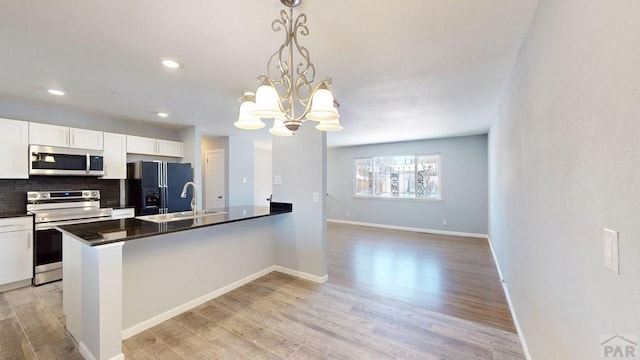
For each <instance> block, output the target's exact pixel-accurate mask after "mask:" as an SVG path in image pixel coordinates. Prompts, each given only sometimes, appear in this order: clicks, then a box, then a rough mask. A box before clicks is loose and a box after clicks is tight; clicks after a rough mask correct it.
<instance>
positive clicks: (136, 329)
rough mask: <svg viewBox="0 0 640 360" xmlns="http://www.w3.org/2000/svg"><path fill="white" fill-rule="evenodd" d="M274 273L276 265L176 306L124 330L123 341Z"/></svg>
mask: <svg viewBox="0 0 640 360" xmlns="http://www.w3.org/2000/svg"><path fill="white" fill-rule="evenodd" d="M272 271H274V265H272V266H269V267H267V268H264V269H262V270H260V271H258V272H256V273H253V274H251V275H249V276H246V277H244V278H242V279H240V280H238V281H234V282H232V283H231V284H229V285H226V286H223V287H221V288H219V289H217V290H214V291H212V292H210V293H208V294H205V295H203V296H201V297H199V298H196V299H193V300H191V301H189V302H186V303H184V304H182V305H179V306H176V307H174V308H173V309H170V310H167V311H165V312H163V313H162V314H159V315H156V316H154V317H152V318H150V319H147V320H145V321H143V322H141V323H138V324H136V325H133V326H131V327H130V328H127V329H124V330H122V340H124V339H128V338H130V337H132V336H134V335H136V334H139V333H141V332H143V331H145V330H147V329H149V328H152V327H154V326H156V325H158V324H160V323H161V322H163V321H167V320H169V319H171V318H172V317H174V316H176V315H180V314H182V313H183V312H185V311H188V310H191V309H193V308H195V307H196V306H199V305H202V304H204V303H206V302H207V301H209V300H212V299H215V298H217V297H218V296H220V295H224V294H226V293H228V292H229V291H232V290H234V289H237V288H239V287H240V286H242V285H245V284H248V283H250V282H252V281H253V280H255V279H257V278H259V277H262V276H264V275H267V274H268V273H270V272H272Z"/></svg>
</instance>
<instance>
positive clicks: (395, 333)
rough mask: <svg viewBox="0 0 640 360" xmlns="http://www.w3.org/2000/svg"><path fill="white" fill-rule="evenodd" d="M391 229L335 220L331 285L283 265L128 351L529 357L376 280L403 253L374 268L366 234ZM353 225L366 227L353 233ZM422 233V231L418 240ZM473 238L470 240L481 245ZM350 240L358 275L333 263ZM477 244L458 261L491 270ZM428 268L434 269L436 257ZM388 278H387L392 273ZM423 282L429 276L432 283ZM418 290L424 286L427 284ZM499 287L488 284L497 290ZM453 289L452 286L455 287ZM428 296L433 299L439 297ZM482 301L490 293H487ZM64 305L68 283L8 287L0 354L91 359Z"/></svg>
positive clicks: (206, 355)
mask: <svg viewBox="0 0 640 360" xmlns="http://www.w3.org/2000/svg"><path fill="white" fill-rule="evenodd" d="M384 232H385V231H380V230H371V229H361V228H358V229H356V228H353V227H348V226H343V225H340V226H336V225H335V224H330V225H329V251H330V255H329V259H330V270H329V273H330V281H329V282H328V283H327V284H324V285H318V284H314V283H310V282H307V281H304V280H300V279H297V278H294V277H291V276H288V275H284V274H280V273H271V274H268V275H266V276H264V277H262V278H260V279H257V280H255V281H253V282H251V283H249V284H247V285H245V286H242V287H240V288H238V289H236V290H234V291H232V292H230V293H227V294H225V295H223V296H220V297H218V298H216V299H214V300H212V301H209V302H207V303H205V304H203V305H201V306H199V307H197V308H195V309H193V310H191V311H188V312H186V313H183V314H181V315H179V316H176V317H174V318H173V319H171V320H168V321H166V322H164V323H162V324H160V325H158V326H155V327H153V328H151V329H149V330H147V331H144V332H142V333H140V334H138V335H136V336H134V337H132V338H130V339H127V340H125V341H124V342H123V350H124V353H125V355H126V358H127V359H134V360H143V359H262V358H266V359H326V358H340V359H386V358H402V359H405V358H407V359H522V358H524V357H523V355H522V349H521V346H520V343H519V341H518V337H517V335H516V334H514V333H513V332H511V331H507V330H504V329H501V328H499V327H498V326H494V325H489V323H490V322H491V321H479V320H478V319H481V318H482V316H480V315H469V316H465V317H468V318H471V321H469V320H465V319H462V318H458V317H454V316H450V315H446V314H443V313H439V312H436V311H433V310H430V309H428V308H427V307H428V306H433V304H431V305H429V304H430V303H429V302H425V303H423V304H420V303H419V302H417V301H416V299H421V298H422V296H421V295H415V296H413V297H411V296H409V293H410V291H409V290H406V289H404V290H402V291H398V292H397V294H395V295H397V296H392V295H394V294H391V293H390V292H391V291H392V290H393V289H391V288H390V287H389V286H388V285H385V286H381V285H376V284H373V285H372V282H371V281H370V280H367V279H370V277H371V274H370V273H371V272H372V271H373V272H374V273H377V274H379V275H381V276H382V275H384V274H385V271H387V270H388V271H391V272H392V273H393V271H394V270H393V269H394V266H393V264H394V261H393V260H390V258H393V257H394V255H392V253H391V252H388V251H387V252H384V254H386V255H385V256H382V255H380V256H381V259H380V260H379V261H380V262H381V263H380V264H383V263H385V262H386V263H389V264H388V265H380V264H378V265H376V266H373V267H372V266H371V264H368V263H367V262H364V260H362V257H361V256H366V257H370V256H371V254H369V255H366V254H367V253H368V252H371V251H373V252H375V251H374V250H372V249H375V248H380V246H381V245H380V243H378V242H376V241H375V240H372V241H371V242H370V245H371V246H372V249H370V250H365V249H366V246H364V244H365V243H366V241H364V239H362V238H361V237H362V236H363V235H362V234H369V233H379V234H383V233H384ZM348 233H352V234H360V235H348ZM390 234H393V236H390ZM390 234H386V235H379V236H380V237H383V238H384V237H392V238H393V239H394V241H395V242H396V243H397V242H398V241H399V240H398V238H399V237H402V236H400V235H402V234H394V233H393V232H391V233H390ZM366 236H373V235H366ZM349 237H352V238H353V237H355V238H359V239H360V240H354V241H353V244H351V245H349V241H348V240H347V239H348V238H349ZM473 240H474V241H476V242H477V241H478V240H477V239H473ZM414 241H419V240H417V239H414ZM425 241H426V242H428V243H429V242H431V241H435V243H436V245H432V246H435V248H439V247H443V246H444V245H445V243H444V242H443V241H447V240H445V239H435V240H433V239H432V240H429V239H427V240H425ZM480 241H481V240H480ZM400 242H402V241H400ZM409 242H411V241H409ZM358 244H359V245H358ZM376 244H377V245H376ZM470 244H471V245H470V248H474V247H475V245H477V244H473V243H470ZM485 244H486V242H485ZM417 245H419V244H417V243H416V244H414V245H413V246H417ZM363 246H364V247H363ZM387 246H389V245H387ZM394 246H396V245H394ZM341 247H342V248H346V249H348V248H350V247H352V248H353V251H352V253H353V256H354V258H358V259H360V260H358V263H357V265H358V266H356V264H354V268H361V269H362V270H361V272H362V274H361V275H357V272H355V273H354V271H353V270H346V269H342V270H340V269H337V268H336V269H332V268H331V267H332V265H331V263H333V262H334V261H335V260H336V259H335V258H334V257H335V256H337V255H336V253H339V252H340V248H341ZM463 247H464V246H463ZM400 248H402V247H400ZM382 249H384V246H382ZM356 250H357V251H356ZM387 250H389V249H387ZM417 251H418V252H420V251H419V250H417ZM442 251H443V252H444V253H449V255H447V256H444V258H448V257H451V258H455V254H456V253H458V252H461V251H462V250H451V251H446V250H442ZM470 251H471V252H470V253H467V254H465V252H464V251H462V253H461V259H459V260H458V261H460V262H461V263H466V264H467V267H464V269H463V270H460V271H461V272H469V273H479V274H484V273H485V272H487V273H488V272H489V271H488V270H486V269H484V268H485V267H490V266H489V265H487V264H484V263H483V262H482V261H481V260H479V259H477V256H473V254H474V253H475V252H478V254H482V251H481V250H470ZM357 254H360V255H357ZM362 254H365V255H362ZM476 255H477V254H476ZM345 256H346V255H345ZM479 256H480V257H483V256H484V255H479ZM485 260H486V259H485ZM489 260H491V259H490V258H489ZM407 261H408V260H406V261H405V262H402V263H396V266H397V268H396V270H395V271H399V272H401V273H403V274H406V276H407V278H414V277H416V276H417V277H426V278H431V277H436V278H437V276H431V275H428V274H429V273H428V272H427V273H421V272H419V271H417V270H410V269H409V268H410V267H411V266H409V265H406V264H408V263H407ZM454 263H455V262H454V261H453V260H452V259H449V260H442V261H441V262H440V264H448V265H447V266H444V267H443V268H442V269H440V271H441V272H445V271H447V269H448V266H453V264H454ZM474 263H478V264H479V268H478V269H477V270H476V271H474V270H473V268H474V266H473V265H472V264H474ZM491 263H492V261H491ZM397 264H400V265H397ZM334 265H335V264H334ZM418 268H420V266H418ZM426 268H427V269H431V267H429V266H427V267H426ZM433 271H435V270H433ZM454 271H455V269H454ZM494 271H495V267H494ZM340 272H342V275H340ZM349 274H351V275H349ZM432 275H433V274H432ZM386 276H394V275H389V274H387V275H386ZM486 276H489V275H486ZM481 277H482V276H481ZM440 278H441V279H449V280H446V281H444V280H442V281H441V284H440V285H439V287H440V289H445V288H448V287H451V286H452V285H451V284H449V283H456V280H453V278H455V277H454V276H453V275H447V274H441V275H440ZM358 279H360V280H363V283H358V281H357V280H358ZM383 279H386V278H385V277H383ZM364 280H367V281H368V283H367V282H366V281H364ZM350 281H351V282H352V285H351V286H350V285H349V282H350ZM496 281H497V280H496ZM462 282H463V283H464V284H463V285H459V287H461V289H460V290H457V291H458V292H460V293H461V294H463V295H461V296H460V297H462V298H466V297H471V298H473V297H474V296H475V295H469V294H468V291H472V293H474V291H475V293H478V294H480V293H483V291H480V290H479V289H480V288H481V287H482V285H481V284H476V285H475V286H471V287H472V288H474V290H465V288H466V287H467V285H469V284H467V281H462ZM468 282H472V281H471V280H469V281H468ZM404 283H405V285H406V286H408V284H410V283H411V282H409V281H404ZM353 284H355V285H353ZM383 284H384V282H383ZM417 284H422V285H425V282H424V281H423V282H420V283H417ZM405 285H403V286H402V287H404V286H405ZM422 285H420V286H422ZM426 285H428V286H432V285H429V284H426ZM475 288H477V289H475ZM433 289H435V285H433ZM415 291H416V292H417V293H418V294H419V293H420V291H422V290H420V289H416V290H415ZM450 291H452V290H450ZM492 291H493V290H485V292H487V293H491V292H492ZM475 293H474V294H475ZM443 294H446V291H444V292H443ZM433 296H435V295H433ZM443 296H449V295H443ZM478 296H480V295H478ZM482 296H485V297H487V298H489V299H490V298H491V296H489V295H486V294H485V295H481V296H480V297H481V298H482ZM503 296H504V295H503ZM428 298H429V299H431V297H428ZM451 299H453V300H451ZM451 299H449V298H448V297H447V301H442V302H440V303H438V304H440V305H439V306H441V307H440V308H438V309H439V310H447V309H449V310H451V309H456V311H458V308H463V309H464V308H465V306H454V305H453V304H454V303H455V301H454V300H455V297H452V298H451ZM477 302H478V303H480V302H482V301H481V300H477ZM425 304H427V305H428V306H427V305H425ZM474 306H477V305H474ZM61 309H62V307H61V288H60V283H54V284H49V285H46V286H42V287H39V288H24V289H19V290H14V291H11V292H7V293H4V294H0V359H24V358H26V359H36V358H37V359H79V358H81V357H80V355H79V353H78V352H77V349H76V348H75V346H74V344H73V342H71V340H70V339H69V338H68V337H67V336H66V334H65V332H64V330H63V327H62V324H63V323H64V317H63V315H62V313H61ZM452 311H453V310H452ZM465 311H466V312H468V313H474V312H477V313H482V312H483V311H485V312H491V308H490V307H489V308H485V310H477V311H471V312H469V309H466V310H465ZM485 317H487V316H485ZM488 318H490V316H488Z"/></svg>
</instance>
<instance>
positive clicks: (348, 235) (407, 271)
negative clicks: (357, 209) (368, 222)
mask: <svg viewBox="0 0 640 360" xmlns="http://www.w3.org/2000/svg"><path fill="white" fill-rule="evenodd" d="M327 233H328V244H327V248H328V272H329V281H330V282H332V283H334V284H337V285H341V286H344V287H348V288H351V289H359V290H363V291H365V292H369V293H374V294H377V295H381V296H385V297H390V298H393V299H397V300H401V301H405V302H408V303H410V304H413V305H417V306H420V307H423V308H425V309H429V310H433V311H436V312H439V313H443V314H447V315H451V316H455V317H459V318H462V319H467V320H471V321H475V322H479V323H483V324H487V325H491V326H495V327H498V328H500V329H504V330H508V331H511V332H514V333H515V332H516V330H515V326H514V324H513V320H512V317H511V312H510V311H509V306H508V304H507V301H506V298H505V295H504V291H503V289H502V284H501V283H500V278H499V275H498V270H497V268H496V265H495V263H494V261H493V256H492V255H491V249H490V247H489V243H488V241H487V240H486V239H478V238H469V237H460V236H448V235H434V234H424V233H417V232H408V231H397V230H387V229H380V228H371V227H363V226H354V225H344V224H336V223H329V224H328V231H327Z"/></svg>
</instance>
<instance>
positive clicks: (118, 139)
mask: <svg viewBox="0 0 640 360" xmlns="http://www.w3.org/2000/svg"><path fill="white" fill-rule="evenodd" d="M103 155H104V176H103V177H102V179H126V178H127V136H126V135H121V134H112V133H104V152H103Z"/></svg>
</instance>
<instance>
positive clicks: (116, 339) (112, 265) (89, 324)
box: [79, 242, 124, 360]
mask: <svg viewBox="0 0 640 360" xmlns="http://www.w3.org/2000/svg"><path fill="white" fill-rule="evenodd" d="M123 244H124V243H122V242H119V243H112V244H107V245H101V246H93V247H92V246H88V245H86V244H82V275H81V276H82V341H81V342H80V346H79V348H80V353H81V354H82V355H84V356H85V358H91V356H87V354H86V352H87V351H88V352H89V353H90V354H91V355H92V357H93V358H95V359H109V360H116V359H124V355H123V354H122V331H121V330H122V316H119V315H120V314H122V246H123Z"/></svg>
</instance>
